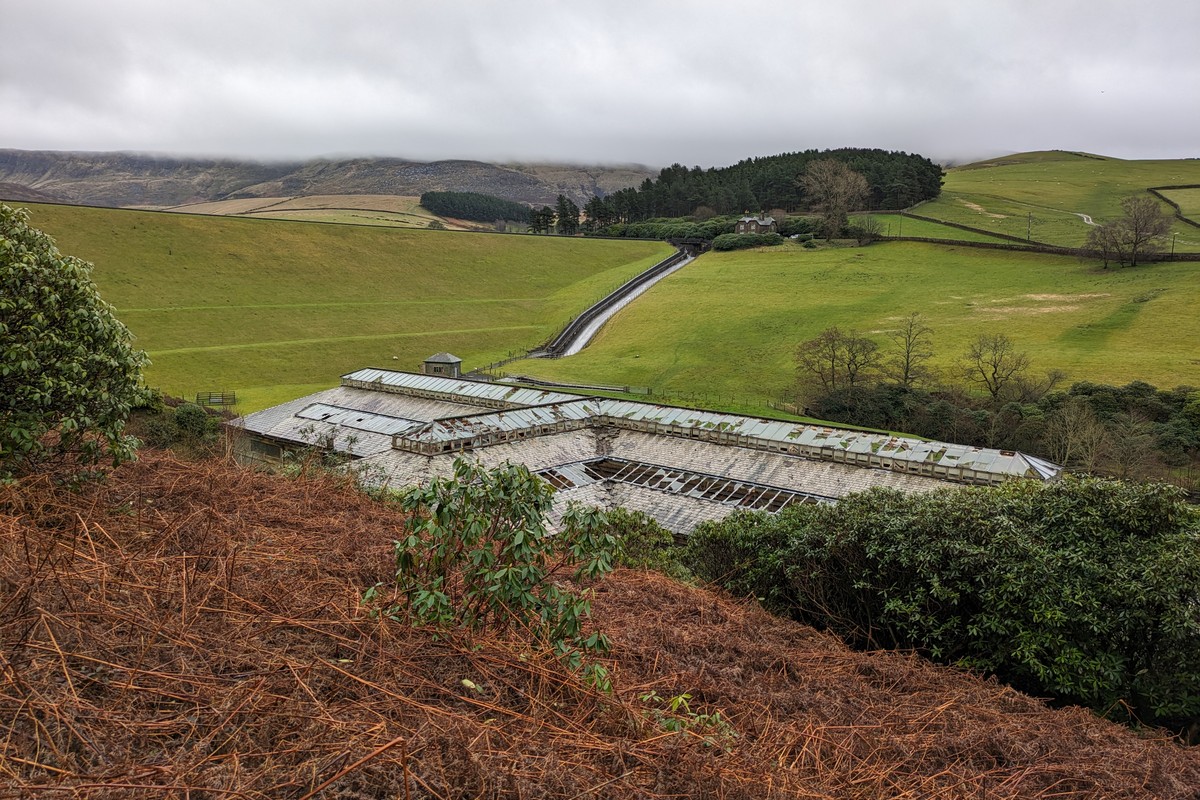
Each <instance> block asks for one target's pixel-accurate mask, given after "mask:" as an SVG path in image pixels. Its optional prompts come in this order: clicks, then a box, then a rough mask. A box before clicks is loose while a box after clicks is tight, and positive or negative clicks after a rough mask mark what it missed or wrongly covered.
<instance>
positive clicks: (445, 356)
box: [425, 353, 462, 364]
mask: <svg viewBox="0 0 1200 800" xmlns="http://www.w3.org/2000/svg"><path fill="white" fill-rule="evenodd" d="M430 362H433V363H435V364H461V363H462V359H461V358H459V357H458V356H456V355H454V354H453V353H434V354H433V355H431V356H430V357H429V358H427V359H425V363H426V364H428V363H430Z"/></svg>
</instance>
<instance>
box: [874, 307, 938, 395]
mask: <svg viewBox="0 0 1200 800" xmlns="http://www.w3.org/2000/svg"><path fill="white" fill-rule="evenodd" d="M887 337H888V340H889V341H891V343H892V344H894V345H895V346H896V350H895V352H894V353H893V354H892V357H891V358H890V359H889V360H888V362H887V363H886V364H885V365H884V374H885V375H887V377H888V378H889V379H890V380H892V381H893V382H895V383H897V384H899V385H901V386H903V387H905V388H906V389H908V388H912V387H913V386H915V385H916V384H917V383H919V382H921V381H924V380H925V379H926V378H928V377H929V373H930V370H929V367H927V366H926V365H925V364H926V362H927V361H929V359H931V358H933V343H932V341H931V339H932V337H933V328H931V327H929V326H928V325H926V324H925V317H924V316H922V315H921V312H919V311H914V312H912V313H911V314H909V315H908V316H907V317H905V318H904V319H903V320H901V322H900V327H899V328H897V329H896V330H894V331H891V332H889V333H888V334H887Z"/></svg>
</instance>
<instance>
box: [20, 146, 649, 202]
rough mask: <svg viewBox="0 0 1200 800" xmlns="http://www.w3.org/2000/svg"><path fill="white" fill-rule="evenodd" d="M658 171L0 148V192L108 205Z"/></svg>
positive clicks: (507, 187)
mask: <svg viewBox="0 0 1200 800" xmlns="http://www.w3.org/2000/svg"><path fill="white" fill-rule="evenodd" d="M655 174H657V172H656V171H655V170H651V169H649V168H648V167H642V166H636V165H633V166H618V167H612V166H591V167H589V166H572V165H561V164H509V165H500V164H488V163H484V162H482V161H433V162H421V161H408V160H404V159H395V158H356V159H345V160H314V161H305V162H297V161H293V162H277V163H263V162H255V161H233V160H224V159H222V160H217V159H199V158H171V157H159V156H147V155H136V154H130V153H64V152H53V151H28V150H0V197H3V198H4V199H11V200H27V201H35V200H39V199H41V200H46V199H47V198H53V199H57V200H58V201H60V202H67V203H78V204H83V205H97V206H113V207H125V206H144V207H170V206H177V205H183V204H185V203H200V202H209V201H216V200H231V199H238V198H252V197H281V196H284V197H294V196H298V195H336V194H389V195H420V194H422V193H424V192H427V191H433V190H450V191H464V192H481V193H483V194H490V195H495V196H496V197H502V198H504V199H506V200H513V201H516V202H519V203H528V204H530V205H542V204H553V203H554V200H555V198H556V197H557V196H558V195H559V194H563V195H566V196H567V197H570V198H571V199H572V200H574V201H575V202H576V203H578V204H579V205H583V204H584V203H586V202H587V201H588V200H589V199H591V198H592V196H593V195H596V194H601V195H603V194H608V193H610V192H614V191H616V190H618V189H623V188H626V187H629V186H636V185H637V184H639V183H641V182H642V181H643V180H644V179H645V178H648V177H653V176H654V175H655ZM35 195H41V197H37V196H35Z"/></svg>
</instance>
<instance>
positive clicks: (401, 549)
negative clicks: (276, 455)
mask: <svg viewBox="0 0 1200 800" xmlns="http://www.w3.org/2000/svg"><path fill="white" fill-rule="evenodd" d="M553 498H554V490H553V489H552V488H551V487H550V484H548V483H546V482H545V481H543V480H541V479H540V478H537V477H535V476H534V475H532V474H530V472H529V470H528V469H526V468H525V467H524V466H522V465H514V464H504V465H503V466H499V467H496V468H494V469H490V470H489V469H486V468H484V467H482V466H480V465H479V464H476V463H474V462H470V461H467V460H466V459H458V460H457V461H455V462H454V475H453V476H452V477H446V478H434V479H433V480H432V481H431V482H430V483H429V485H427V486H424V487H419V488H413V489H411V490H409V491H408V492H407V493H405V494H404V495H403V497H402V501H401V505H402V506H403V508H404V509H405V510H407V511H409V512H411V514H412V516H410V517H409V519H408V522H407V524H406V527H407V529H408V530H407V535H406V536H405V537H404V538H403V539H400V540H398V541H397V542H396V543H395V553H396V579H395V589H396V590H397V591H398V594H399V597H398V598H397V599H398V600H399V602H398V603H396V604H394V605H391V606H390V607H387V608H385V609H384V613H385V614H386V615H387V616H388V617H390V618H393V619H410V620H412V621H414V622H416V623H420V624H425V625H433V626H436V627H442V628H464V629H468V630H473V631H480V630H483V629H484V628H492V629H498V630H505V629H507V628H509V627H516V628H518V629H521V630H526V631H528V632H529V633H530V634H532V636H533V637H534V639H535V640H536V641H537V642H538V643H539V644H541V645H543V646H545V647H547V648H549V649H551V650H552V651H553V652H554V654H555V655H556V656H558V657H560V658H562V659H563V661H564V662H565V663H566V664H567V665H568V666H570V667H571V668H572V669H579V668H581V667H582V668H583V670H584V676H585V677H586V678H587V680H588V681H589V682H591V683H593V684H594V685H597V686H607V685H608V684H607V672H606V671H605V670H604V669H603V667H601V666H600V665H598V664H597V663H595V662H587V663H586V664H585V663H584V662H585V660H584V657H585V655H586V654H590V653H606V652H608V647H609V644H608V638H607V637H606V636H604V634H602V633H600V632H598V631H593V632H590V633H589V632H588V631H587V630H586V629H585V624H586V622H587V620H588V619H589V618H590V616H591V610H592V604H591V598H590V595H589V594H588V593H587V592H586V591H585V592H582V593H577V592H575V591H573V590H572V589H571V588H570V587H569V586H567V585H565V584H564V583H562V581H564V580H567V579H570V580H572V581H574V582H579V581H584V580H597V579H599V578H602V577H604V576H605V575H607V574H608V573H609V572H611V571H612V569H613V565H614V551H615V549H616V545H617V542H616V539H615V538H614V537H613V536H612V535H611V534H609V533H608V532H607V521H606V519H605V514H604V512H602V511H600V510H599V509H596V508H586V509H585V508H582V507H579V506H575V505H572V506H570V507H569V508H568V510H567V512H566V514H564V515H563V519H562V524H561V527H562V530H561V531H559V533H558V535H555V536H552V535H550V532H549V531H548V529H547V527H546V518H547V516H548V515H549V513H550V510H551V507H552V506H553V502H554V501H553ZM384 586H385V585H384V584H376V585H375V586H374V587H372V588H371V589H370V590H369V591H368V592H367V596H366V599H367V601H368V602H370V603H376V602H377V601H378V599H379V598H380V597H382V596H383V590H384Z"/></svg>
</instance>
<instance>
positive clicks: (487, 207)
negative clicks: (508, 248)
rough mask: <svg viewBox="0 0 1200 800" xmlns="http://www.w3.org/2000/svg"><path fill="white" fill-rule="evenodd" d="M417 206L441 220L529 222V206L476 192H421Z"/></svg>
mask: <svg viewBox="0 0 1200 800" xmlns="http://www.w3.org/2000/svg"><path fill="white" fill-rule="evenodd" d="M421 205H422V206H424V207H425V208H426V209H428V210H429V211H432V212H433V213H434V214H437V215H439V216H442V217H453V218H454V219H469V220H472V221H474V222H495V221H497V220H512V221H513V222H528V221H529V206H527V205H524V204H522V203H515V202H513V201H512V200H505V199H503V198H500V197H493V196H492V195H490V194H480V193H479V192H425V193H424V194H423V195H421Z"/></svg>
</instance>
